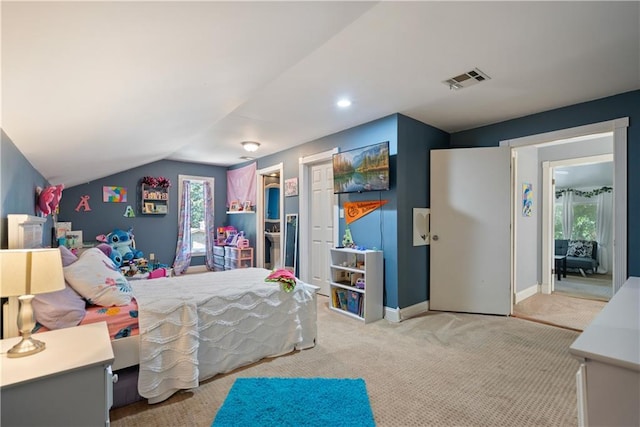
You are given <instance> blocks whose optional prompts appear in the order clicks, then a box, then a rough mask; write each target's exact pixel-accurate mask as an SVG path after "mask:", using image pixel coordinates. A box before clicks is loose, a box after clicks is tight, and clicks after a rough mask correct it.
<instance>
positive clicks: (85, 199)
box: [75, 196, 91, 212]
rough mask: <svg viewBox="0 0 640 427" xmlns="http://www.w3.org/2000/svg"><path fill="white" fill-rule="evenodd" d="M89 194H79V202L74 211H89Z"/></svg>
mask: <svg viewBox="0 0 640 427" xmlns="http://www.w3.org/2000/svg"><path fill="white" fill-rule="evenodd" d="M89 198H90V197H89V196H80V202H79V203H78V206H76V209H75V210H76V212H80V209H84V211H85V212H89V211H90V210H91V207H90V206H89Z"/></svg>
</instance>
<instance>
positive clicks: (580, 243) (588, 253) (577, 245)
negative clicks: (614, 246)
mask: <svg viewBox="0 0 640 427" xmlns="http://www.w3.org/2000/svg"><path fill="white" fill-rule="evenodd" d="M592 254H593V242H590V241H588V240H569V246H568V248H567V256H573V257H578V258H591V257H592Z"/></svg>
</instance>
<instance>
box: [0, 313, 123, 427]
mask: <svg viewBox="0 0 640 427" xmlns="http://www.w3.org/2000/svg"><path fill="white" fill-rule="evenodd" d="M34 338H36V339H38V340H40V341H43V342H45V344H46V349H45V350H44V351H42V352H40V353H37V354H34V355H31V356H26V357H21V358H15V359H14V358H11V359H10V358H8V357H7V350H9V349H10V348H11V347H12V346H13V345H14V344H15V343H17V342H18V341H19V338H9V339H6V340H2V341H0V343H1V346H2V347H1V348H2V350H1V354H0V356H1V359H0V363H1V366H0V401H1V402H2V408H1V415H0V425H2V426H3V427H5V426H6V427H13V426H48V427H49V426H66V427H68V426H83V427H88V426H105V425H106V426H108V425H109V409H110V408H111V405H112V402H113V374H112V373H111V364H112V363H113V350H112V348H111V341H110V339H109V332H108V330H107V324H106V323H105V322H100V323H92V324H89V325H83V326H76V327H73V328H67V329H59V330H55V331H50V332H43V333H40V334H35V335H34Z"/></svg>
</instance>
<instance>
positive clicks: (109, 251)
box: [96, 243, 122, 268]
mask: <svg viewBox="0 0 640 427" xmlns="http://www.w3.org/2000/svg"><path fill="white" fill-rule="evenodd" d="M96 248H98V249H100V250H101V251H102V252H104V254H105V255H106V256H108V257H109V258H110V259H111V261H113V263H114V264H115V266H116V267H118V268H120V266H121V265H122V256H120V252H118V251H116V250H115V249H113V248H112V247H111V246H109V245H108V244H106V243H100V244H99V245H98V246H96Z"/></svg>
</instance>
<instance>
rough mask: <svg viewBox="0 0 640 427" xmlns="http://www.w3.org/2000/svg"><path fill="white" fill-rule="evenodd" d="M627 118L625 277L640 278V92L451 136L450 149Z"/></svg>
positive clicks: (488, 145) (491, 143)
mask: <svg viewBox="0 0 640 427" xmlns="http://www.w3.org/2000/svg"><path fill="white" fill-rule="evenodd" d="M621 117H629V128H628V132H627V157H628V158H627V160H628V166H627V191H628V197H627V200H628V215H627V218H628V223H627V230H628V231H627V235H628V246H627V254H628V273H629V275H631V276H638V275H640V257H639V256H638V254H639V253H640V215H637V212H639V210H640V191H639V190H640V167H637V165H638V164H640V90H636V91H632V92H627V93H623V94H620V95H615V96H610V97H607V98H602V99H598V100H595V101H590V102H585V103H582V104H576V105H572V106H569V107H564V108H558V109H556V110H550V111H546V112H543V113H538V114H533V115H530V116H526V117H521V118H518V119H514V120H508V121H505V122H502V123H497V124H494V125H490V126H483V127H480V128H476V129H471V130H467V131H464V132H457V133H454V134H452V135H451V147H452V148H458V147H490V146H497V145H498V144H499V142H500V141H502V140H506V139H511V138H519V137H522V136H527V135H535V134H539V133H544V132H551V131H556V130H560V129H566V128H572V127H576V126H584V125H588V124H591V123H598V122H604V121H608V120H614V119H617V118H621Z"/></svg>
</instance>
